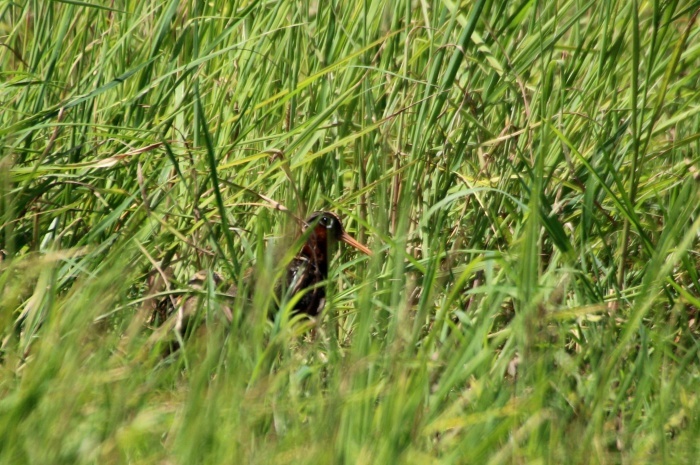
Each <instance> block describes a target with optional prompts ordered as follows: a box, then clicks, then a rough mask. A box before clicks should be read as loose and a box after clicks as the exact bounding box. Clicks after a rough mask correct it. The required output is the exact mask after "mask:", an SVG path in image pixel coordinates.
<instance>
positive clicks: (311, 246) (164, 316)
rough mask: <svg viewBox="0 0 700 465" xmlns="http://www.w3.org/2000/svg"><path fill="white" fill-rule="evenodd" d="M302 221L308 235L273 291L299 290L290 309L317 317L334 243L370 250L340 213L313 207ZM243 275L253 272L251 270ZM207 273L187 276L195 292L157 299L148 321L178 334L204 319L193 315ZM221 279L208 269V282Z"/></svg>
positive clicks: (229, 294) (232, 291) (231, 289)
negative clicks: (347, 229) (346, 224)
mask: <svg viewBox="0 0 700 465" xmlns="http://www.w3.org/2000/svg"><path fill="white" fill-rule="evenodd" d="M303 224H304V228H303V235H308V237H307V239H306V241H305V242H304V244H303V245H302V247H301V249H300V250H299V252H298V253H297V254H296V256H295V257H294V258H293V259H292V261H291V262H290V263H289V265H288V266H287V270H286V273H285V274H284V279H283V280H282V282H281V283H278V285H277V286H275V294H276V295H277V298H278V301H282V300H283V297H286V298H287V299H288V300H289V301H291V300H293V299H294V297H295V296H296V295H297V294H300V296H299V297H298V299H297V300H296V302H295V303H294V306H293V308H292V313H293V314H303V315H306V316H308V317H316V316H318V315H319V314H320V313H321V311H322V310H323V308H324V306H325V302H326V290H325V286H323V285H322V283H323V282H324V281H326V279H328V263H329V261H330V257H331V256H332V253H333V251H334V249H335V246H336V245H337V243H339V242H344V243H345V244H348V245H350V246H351V247H354V248H355V249H357V250H359V251H360V252H362V253H364V254H365V255H367V256H372V251H371V250H370V249H369V248H368V247H367V246H365V245H363V244H361V243H360V242H359V241H357V240H356V239H355V238H354V237H352V236H351V235H350V234H348V233H347V232H346V231H345V228H344V227H343V223H342V221H341V220H340V217H339V216H338V215H336V214H335V213H331V212H329V211H316V212H314V213H312V214H311V215H310V216H309V217H308V218H307V219H306V221H305V222H304V223H303ZM309 228H310V229H311V230H310V231H309ZM249 271H250V270H249ZM246 275H248V276H252V273H250V272H248V273H246ZM209 276H210V274H209V272H208V271H207V270H202V271H199V272H197V273H196V274H195V275H194V276H193V277H192V278H191V279H190V280H189V286H190V288H191V289H192V291H195V292H189V293H187V294H184V295H181V296H180V297H179V298H177V299H175V298H172V296H168V297H166V298H164V299H162V300H160V301H158V302H157V303H156V305H155V308H154V309H153V311H152V313H151V316H150V318H149V319H148V321H147V323H148V324H149V325H150V326H152V327H159V329H160V330H164V329H166V328H165V326H167V328H168V329H172V328H174V329H175V331H177V333H178V334H179V335H180V336H184V335H185V334H186V333H187V334H189V333H191V332H192V331H191V326H192V322H193V321H200V322H201V321H202V320H203V319H202V318H201V317H199V318H196V317H197V316H198V315H197V313H198V312H199V311H200V309H201V307H202V305H201V302H200V299H199V297H200V296H201V295H202V294H203V290H204V288H205V285H206V283H207V282H208V280H209ZM224 281H225V280H224V278H223V277H222V276H221V275H220V274H219V273H216V272H213V273H211V282H212V283H213V284H214V286H215V287H217V288H221V287H223V284H224ZM248 287H250V286H248ZM237 293H238V289H237V287H236V285H235V284H229V285H228V286H227V291H226V292H224V293H222V294H221V295H222V296H223V297H224V298H225V299H226V300H229V301H231V300H233V299H234V298H235V297H236V295H237ZM221 310H222V313H223V315H224V316H225V319H226V320H227V321H228V322H229V323H230V322H231V321H232V312H231V309H230V307H229V306H228V305H221ZM161 326H162V327H161Z"/></svg>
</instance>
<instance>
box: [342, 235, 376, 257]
mask: <svg viewBox="0 0 700 465" xmlns="http://www.w3.org/2000/svg"><path fill="white" fill-rule="evenodd" d="M340 240H341V241H343V242H345V243H346V244H348V245H351V246H353V247H355V248H356V249H357V250H359V251H360V252H362V253H364V254H366V255H369V256H370V257H371V256H372V251H371V250H369V248H368V247H367V246H364V245H362V244H360V243H359V242H357V240H355V238H354V237H352V236H351V235H350V234H348V233H346V232H345V231H343V234H342V235H341V236H340Z"/></svg>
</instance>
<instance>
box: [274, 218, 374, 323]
mask: <svg viewBox="0 0 700 465" xmlns="http://www.w3.org/2000/svg"><path fill="white" fill-rule="evenodd" d="M305 223H306V227H307V228H312V230H311V232H310V234H309V237H308V239H307V240H306V242H305V243H304V245H303V246H302V248H301V251H300V252H299V253H298V254H297V256H296V257H294V259H292V261H291V263H290V264H289V266H288V267H287V273H286V288H285V291H286V295H288V296H290V298H291V297H293V296H294V295H296V294H297V293H300V292H304V294H303V295H302V296H301V297H300V298H299V300H298V301H297V302H296V303H295V304H294V307H293V312H294V313H303V314H305V315H308V316H311V317H313V316H317V315H318V314H319V313H321V310H323V307H324V306H325V302H326V290H325V288H324V286H321V285H320V283H322V282H323V281H325V280H326V279H327V278H328V262H329V261H330V256H331V255H332V253H333V249H334V247H335V245H336V244H337V243H338V242H344V243H346V244H348V245H350V246H352V247H354V248H356V249H357V250H359V251H360V252H362V253H364V254H365V255H368V256H372V251H371V250H370V249H369V248H368V247H367V246H365V245H363V244H361V243H360V242H358V241H357V240H356V239H355V238H354V237H352V236H351V235H350V234H348V233H347V232H346V231H345V228H343V223H342V221H340V218H339V217H338V215H336V214H334V213H331V212H327V211H317V212H314V213H312V214H311V216H309V217H308V218H307V220H306V222H305ZM278 294H279V293H278Z"/></svg>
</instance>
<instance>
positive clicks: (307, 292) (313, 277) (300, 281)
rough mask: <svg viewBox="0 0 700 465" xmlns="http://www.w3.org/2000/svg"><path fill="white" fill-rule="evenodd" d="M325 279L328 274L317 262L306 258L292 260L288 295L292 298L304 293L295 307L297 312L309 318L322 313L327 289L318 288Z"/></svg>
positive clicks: (288, 276) (288, 274) (289, 269)
mask: <svg viewBox="0 0 700 465" xmlns="http://www.w3.org/2000/svg"><path fill="white" fill-rule="evenodd" d="M325 279H326V273H324V270H323V269H321V268H319V266H318V264H317V263H316V262H315V261H313V260H309V259H308V258H306V257H304V256H300V257H297V258H295V259H294V260H292V263H291V264H290V265H289V268H288V269H287V283H286V284H287V288H286V290H285V291H286V293H287V294H286V295H287V296H289V297H290V298H291V297H293V296H294V295H295V294H297V293H298V292H302V291H304V295H302V297H301V298H300V299H299V301H298V302H297V303H296V304H295V305H294V311H295V312H299V313H304V314H306V315H309V316H316V315H318V314H319V313H321V310H323V306H324V304H325V302H326V289H325V287H324V286H323V285H320V286H318V284H319V283H321V282H322V281H324V280H325ZM314 286H316V287H314ZM285 291H283V293H284V292H285Z"/></svg>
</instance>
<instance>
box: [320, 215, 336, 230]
mask: <svg viewBox="0 0 700 465" xmlns="http://www.w3.org/2000/svg"><path fill="white" fill-rule="evenodd" d="M321 224H322V225H324V226H325V227H326V228H331V227H332V226H333V219H332V218H329V217H327V216H322V217H321Z"/></svg>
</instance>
